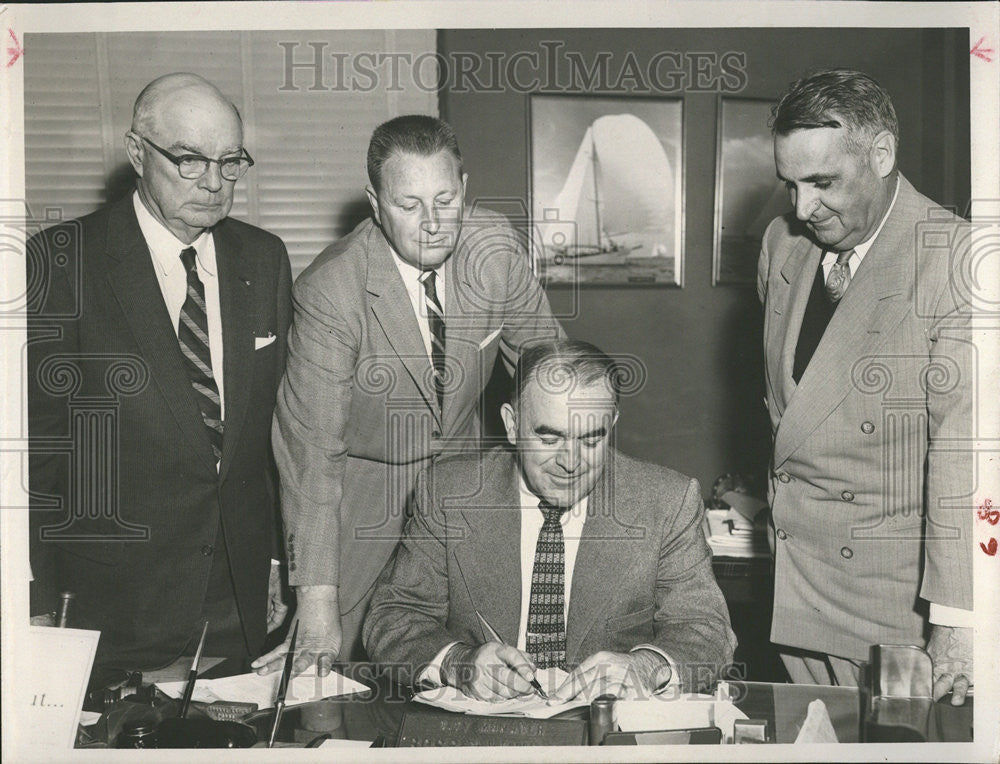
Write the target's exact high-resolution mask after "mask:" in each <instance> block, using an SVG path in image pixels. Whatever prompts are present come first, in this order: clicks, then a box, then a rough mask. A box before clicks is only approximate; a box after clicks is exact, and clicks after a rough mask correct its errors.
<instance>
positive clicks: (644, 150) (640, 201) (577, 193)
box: [548, 114, 676, 265]
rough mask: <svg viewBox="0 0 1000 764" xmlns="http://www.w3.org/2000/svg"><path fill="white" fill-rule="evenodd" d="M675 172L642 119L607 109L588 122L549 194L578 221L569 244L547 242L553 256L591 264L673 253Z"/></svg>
mask: <svg viewBox="0 0 1000 764" xmlns="http://www.w3.org/2000/svg"><path fill="white" fill-rule="evenodd" d="M675 189H676V177H675V173H674V170H673V168H672V167H671V165H670V160H669V159H668V157H667V153H666V151H664V148H663V144H662V143H661V142H660V140H659V138H657V136H656V134H655V133H654V132H653V130H652V129H651V128H650V127H649V125H648V124H646V122H644V121H643V120H642V119H640V118H639V117H637V116H635V115H633V114H608V115H604V116H602V117H598V118H597V119H595V120H594V121H593V122H592V123H591V124H590V126H589V127H588V128H587V130H586V133H585V134H584V136H583V140H582V141H581V142H580V146H579V148H578V149H577V152H576V156H575V158H574V160H573V164H572V165H571V166H570V170H569V173H568V174H567V176H566V181H565V183H564V184H563V187H562V189H561V190H560V191H559V193H558V194H557V196H556V198H555V200H554V207H555V208H556V209H557V210H558V219H559V220H572V221H575V223H576V237H575V241H573V242H566V243H562V244H560V245H556V244H554V243H553V244H550V245H549V247H548V249H549V250H550V251H551V253H552V254H553V255H554V256H555V259H556V260H557V261H560V260H563V259H567V258H584V257H585V258H586V259H587V260H586V262H587V264H588V265H599V264H607V265H613V264H619V263H623V262H625V261H626V258H628V259H629V260H632V259H638V258H656V257H661V258H662V257H669V258H672V257H673V255H674V252H673V248H674V247H673V242H674V225H675V221H674V197H675V194H676V190H675Z"/></svg>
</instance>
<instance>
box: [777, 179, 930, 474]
mask: <svg viewBox="0 0 1000 764" xmlns="http://www.w3.org/2000/svg"><path fill="white" fill-rule="evenodd" d="M903 182H904V181H903V179H902V176H900V183H903ZM908 206H909V195H908V194H905V193H904V188H902V187H901V188H900V196H899V198H897V200H896V207H895V208H894V209H893V212H892V213H891V214H890V216H889V219H888V220H886V223H885V226H884V227H883V229H882V231H881V232H880V233H879V235H878V238H877V239H876V240H875V242H874V243H873V245H872V247H871V249H870V250H869V251H868V254H867V255H865V259H864V260H862V262H861V266H860V267H859V268H858V271H857V273H856V274H854V276H853V277H852V279H851V285H850V287H849V288H848V290H847V292H846V293H845V294H844V297H843V298H842V299H841V302H840V305H839V306H838V307H837V310H836V312H835V313H834V314H833V318H831V319H830V323H829V325H828V326H827V328H826V331H825V332H824V333H823V338H822V339H821V340H820V343H819V345H818V346H817V348H816V352H815V353H814V354H813V357H812V359H811V360H810V362H809V365H808V367H806V370H805V372H804V373H803V375H802V379H801V381H800V384H799V386H798V388H797V390H796V392H795V394H794V395H793V396H792V399H791V401H790V402H789V404H788V407H787V409H786V411H785V412H784V415H783V417H782V419H781V424H780V425H779V427H778V432H777V434H776V437H775V444H774V465H775V467H777V466H778V465H780V464H782V463H783V462H784V461H785V460H786V459H787V458H788V457H789V456H790V455H791V454H792V453H793V452H794V450H795V449H796V448H797V447H798V446H799V444H801V443H802V441H803V440H804V439H805V438H806V437H807V436H808V435H809V434H810V433H811V432H812V431H813V430H815V429H816V428H817V427H818V426H819V425H820V424H821V423H822V422H823V421H824V420H825V419H826V418H827V417H828V416H829V415H830V414H831V412H833V410H834V409H835V408H836V407H837V406H839V405H840V403H841V402H842V401H843V400H844V398H846V397H847V395H848V393H850V391H851V389H852V388H853V387H854V386H855V384H856V381H857V379H858V375H859V374H861V373H863V369H864V365H865V361H866V359H871V357H872V356H874V355H876V354H877V352H878V350H879V348H880V347H881V346H882V345H883V344H884V343H885V341H886V338H887V336H888V335H889V334H890V333H891V332H892V330H893V329H894V328H895V327H896V326H897V325H898V324H899V322H900V321H901V320H902V319H903V316H904V315H906V312H907V310H908V309H909V307H910V304H911V300H909V299H907V296H908V295H909V294H910V293H911V292H912V289H913V273H914V269H913V263H912V257H911V256H910V254H909V253H910V252H911V251H912V247H908V246H907V245H906V243H907V242H906V237H907V236H910V237H912V236H913V225H912V222H911V221H910V215H909V213H908V209H907V208H908ZM800 323H801V322H800ZM795 341H796V338H795V337H788V338H787V344H788V345H789V346H790V347H791V353H792V354H793V356H794V352H795V350H794V343H795ZM786 352H788V351H787V348H786Z"/></svg>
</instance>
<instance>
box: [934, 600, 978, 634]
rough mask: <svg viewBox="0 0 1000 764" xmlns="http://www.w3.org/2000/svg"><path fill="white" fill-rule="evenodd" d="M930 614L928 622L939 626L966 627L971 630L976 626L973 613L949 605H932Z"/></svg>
mask: <svg viewBox="0 0 1000 764" xmlns="http://www.w3.org/2000/svg"><path fill="white" fill-rule="evenodd" d="M930 606H931V607H930V613H929V614H928V617H927V620H928V621H930V622H931V623H933V624H936V625H937V626H965V627H968V628H971V627H973V626H975V625H976V621H975V619H974V615H973V612H972V611H971V610H963V609H962V608H958V607H949V606H948V605H937V604H935V603H933V602H932V603H930Z"/></svg>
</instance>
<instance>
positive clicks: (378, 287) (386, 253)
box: [366, 225, 447, 426]
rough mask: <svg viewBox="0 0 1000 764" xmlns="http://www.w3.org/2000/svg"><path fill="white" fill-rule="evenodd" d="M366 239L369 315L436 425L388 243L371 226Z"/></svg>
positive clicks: (420, 347) (413, 322) (412, 320)
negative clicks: (421, 398)
mask: <svg viewBox="0 0 1000 764" xmlns="http://www.w3.org/2000/svg"><path fill="white" fill-rule="evenodd" d="M369 237H370V241H369V247H368V276H367V287H366V288H367V289H368V292H369V294H371V295H372V300H371V309H372V312H373V313H374V314H375V319H376V320H377V321H378V323H379V326H381V327H382V331H383V333H384V334H385V338H386V340H387V341H388V342H389V345H390V346H391V347H392V349H393V352H395V353H396V356H397V357H398V358H399V360H400V361H401V362H402V364H403V366H404V367H405V368H406V371H407V373H408V374H409V375H410V377H411V378H412V379H413V382H414V384H415V385H416V386H417V389H418V390H419V391H420V394H421V395H422V396H423V398H424V401H425V402H426V403H427V407H428V408H429V409H430V410H431V411H432V412H433V414H434V417H435V419H437V422H438V425H439V426H440V425H441V412H440V411H439V410H438V404H437V396H436V395H435V393H434V390H433V389H432V387H431V372H432V368H431V361H430V358H428V357H427V348H426V347H424V341H423V338H422V337H421V336H420V328H419V327H418V326H417V318H416V316H414V315H413V305H412V303H411V302H410V296H409V295H408V294H407V292H406V287H405V286H404V285H403V279H402V277H401V276H400V275H399V270H398V269H397V268H396V264H395V263H394V262H393V260H392V258H393V254H392V251H391V250H390V249H389V243H388V242H387V241H386V240H385V236H383V235H382V232H381V231H380V230H379V228H378V226H375V225H373V226H372V228H371V231H370V233H369ZM446 341H447V340H446Z"/></svg>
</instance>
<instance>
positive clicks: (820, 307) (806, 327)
mask: <svg viewBox="0 0 1000 764" xmlns="http://www.w3.org/2000/svg"><path fill="white" fill-rule="evenodd" d="M853 253H854V250H851V251H850V252H841V253H840V254H838V255H837V262H836V264H835V265H834V266H833V267H832V268H830V273H829V275H828V276H827V277H826V278H825V279H824V277H823V260H822V258H820V264H819V267H818V268H817V269H816V277H815V278H814V279H813V285H812V291H810V292H809V301H808V302H806V310H805V313H804V314H803V316H802V326H801V327H800V328H799V337H798V340H797V341H796V343H795V360H794V362H793V364H792V379H794V380H795V384H798V383H799V382H800V381H801V379H802V375H803V374H805V372H806V367H807V366H808V365H809V361H811V360H812V357H813V353H815V352H816V348H817V347H819V341H820V340H821V339H823V334H824V333H825V332H826V327H827V324H829V323H830V319H831V318H833V313H834V311H835V310H837V305H839V304H840V298H841V297H843V296H844V292H845V291H846V290H847V286H848V284H849V283H850V281H851V271H850V266H848V264H847V261H848V260H849V259H850V257H851V255H852V254H853ZM825 255H826V253H824V256H825ZM831 284H832V285H831Z"/></svg>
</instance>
